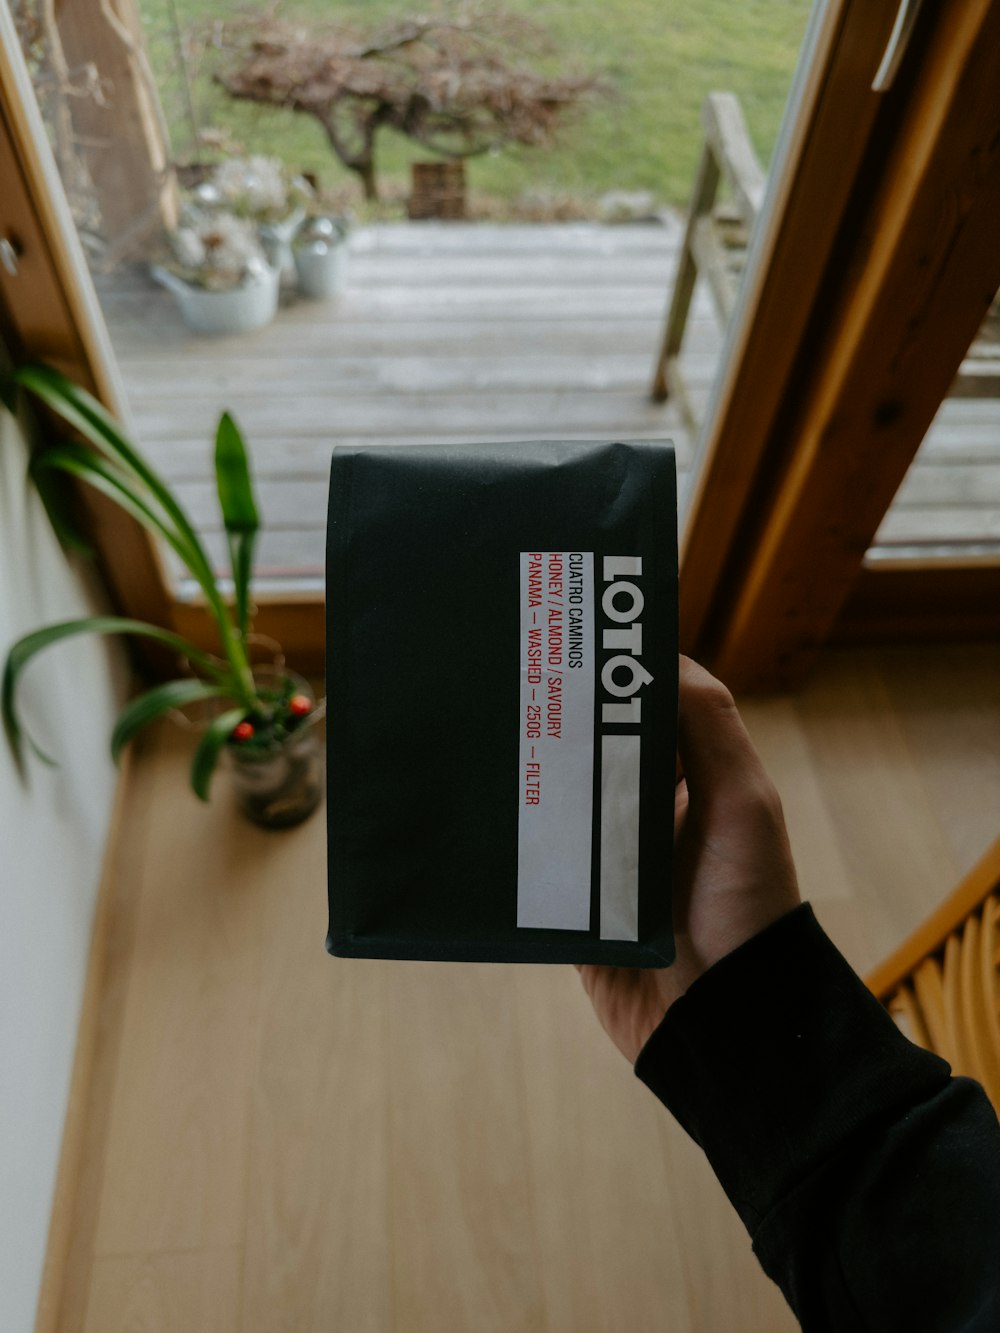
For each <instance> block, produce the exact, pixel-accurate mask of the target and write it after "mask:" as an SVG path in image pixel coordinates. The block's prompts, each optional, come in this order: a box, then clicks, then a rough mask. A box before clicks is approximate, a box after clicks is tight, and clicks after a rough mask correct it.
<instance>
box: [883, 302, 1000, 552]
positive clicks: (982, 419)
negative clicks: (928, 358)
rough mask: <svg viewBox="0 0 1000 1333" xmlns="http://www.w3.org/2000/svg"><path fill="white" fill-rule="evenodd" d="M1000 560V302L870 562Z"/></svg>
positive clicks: (944, 405)
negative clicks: (960, 559) (956, 559)
mask: <svg viewBox="0 0 1000 1333" xmlns="http://www.w3.org/2000/svg"><path fill="white" fill-rule="evenodd" d="M957 557H963V558H966V559H983V558H988V557H992V558H994V559H1000V298H998V299H997V301H995V302H994V303H993V306H992V308H991V309H990V312H989V314H988V315H987V317H986V320H985V321H984V323H983V325H982V327H981V329H980V330H979V333H978V335H977V336H976V338H975V340H974V341H973V343H972V346H971V347H970V348H969V352H968V355H967V356H966V359H965V361H964V362H963V363H962V368H961V370H960V371H959V373H958V375H957V377H956V379H955V382H954V384H953V385H952V388H951V391H950V393H949V395H948V397H947V398H945V400H944V402H943V403H942V404H941V407H940V409H939V410H938V413H937V415H936V416H935V418H934V421H933V423H932V424H931V428H930V430H929V431H928V432H927V435H926V436H925V438H924V441H923V443H922V444H921V446H920V449H919V451H918V453H917V455H916V457H915V458H914V460H913V463H912V464H911V466H910V470H909V472H908V473H907V476H906V479H905V481H904V482H903V484H902V486H901V487H900V489H899V492H898V494H897V496H896V498H895V500H894V501H893V503H892V505H891V507H890V509H889V512H888V513H887V514H886V516H885V519H884V520H883V523H882V526H881V528H880V529H879V531H878V534H877V536H876V540H875V543H874V545H873V546H872V549H871V550H870V551H869V552H868V556H867V562H868V563H869V564H878V563H880V562H885V561H886V560H901V559H905V560H916V561H928V560H941V559H947V560H954V559H955V558H957Z"/></svg>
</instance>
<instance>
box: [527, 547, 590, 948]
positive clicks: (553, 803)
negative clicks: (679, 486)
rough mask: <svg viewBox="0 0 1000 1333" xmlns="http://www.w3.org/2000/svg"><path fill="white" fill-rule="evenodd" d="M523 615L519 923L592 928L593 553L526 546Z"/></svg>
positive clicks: (554, 927)
mask: <svg viewBox="0 0 1000 1333" xmlns="http://www.w3.org/2000/svg"><path fill="white" fill-rule="evenodd" d="M520 622H521V644H520V651H521V661H520V676H521V689H520V746H519V762H520V770H519V772H520V777H519V781H520V788H521V790H520V801H519V816H518V839H517V924H518V926H529V927H532V926H533V927H547V928H549V929H553V930H589V929H590V884H591V863H592V856H591V848H592V844H593V832H594V831H593V815H594V688H595V667H596V658H597V651H596V644H595V639H594V556H593V553H592V552H590V551H525V552H522V553H521V580H520Z"/></svg>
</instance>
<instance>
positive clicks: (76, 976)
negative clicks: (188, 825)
mask: <svg viewBox="0 0 1000 1333" xmlns="http://www.w3.org/2000/svg"><path fill="white" fill-rule="evenodd" d="M26 462H27V452H26V449H25V446H24V442H23V440H22V438H21V436H20V433H19V431H18V429H17V426H16V424H15V422H14V421H13V419H12V418H11V417H10V416H9V415H8V414H7V412H6V411H4V410H3V408H2V407H0V661H2V659H3V658H4V657H5V656H6V652H7V648H8V647H9V645H10V644H11V642H12V641H13V640H14V639H16V638H18V637H19V636H20V635H21V634H24V633H27V632H28V631H29V630H32V629H37V628H39V627H40V626H41V625H43V624H47V623H49V622H50V621H54V620H67V619H71V618H73V617H75V616H79V615H87V614H90V613H91V612H93V611H94V610H97V609H100V608H99V607H97V606H95V604H94V603H95V598H94V593H93V591H92V590H90V589H88V587H87V586H85V582H84V579H83V577H82V576H81V574H80V573H78V572H74V571H73V570H72V569H71V568H70V565H69V564H68V562H67V560H66V557H65V556H64V554H63V553H62V551H61V550H60V548H59V545H58V543H57V542H56V540H55V538H54V536H53V535H52V531H51V528H50V527H49V523H48V520H47V518H46V516H45V513H44V511H43V509H42V507H41V505H40V503H39V502H38V499H37V496H36V495H35V494H34V493H33V491H32V490H31V487H30V484H29V483H28V482H27V480H26V477H25V467H26ZM118 660H119V659H118V658H117V656H116V655H115V656H112V655H111V653H110V650H109V647H108V645H107V644H106V642H105V641H104V640H102V639H99V638H97V637H95V636H86V637H85V638H83V639H78V640H71V641H70V642H68V643H65V644H57V645H56V646H55V647H53V648H51V649H47V650H46V651H45V653H43V655H42V656H40V657H38V658H37V659H35V661H34V662H33V663H32V664H31V665H30V666H29V667H28V668H27V670H26V673H25V675H24V676H23V677H22V687H21V689H20V691H19V695H18V697H19V701H20V704H21V713H22V718H23V720H24V721H25V723H26V724H27V725H28V726H29V727H30V729H31V731H32V734H33V735H34V736H35V737H36V739H37V740H38V742H39V744H40V745H41V746H42V748H43V749H44V750H46V751H47V752H48V753H49V754H51V755H52V756H53V757H55V758H57V759H58V760H59V761H60V767H59V768H57V769H47V768H45V767H43V766H42V765H41V764H40V763H38V762H33V761H29V785H28V787H27V788H25V787H24V786H23V785H22V783H21V781H20V779H19V777H18V774H17V771H16V769H15V767H14V763H13V760H12V758H11V755H10V751H9V749H8V747H7V745H6V742H5V740H4V738H3V736H2V733H0V1293H2V1295H0V1307H2V1308H0V1324H2V1326H3V1328H4V1330H10V1333H30V1330H31V1329H32V1328H33V1327H34V1322H35V1309H36V1305H37V1300H38V1289H39V1283H40V1279H41V1272H42V1264H43V1260H44V1255H45V1244H46V1237H47V1232H48V1224H49V1211H50V1208H51V1203H52V1192H53V1187H54V1183H55V1174H56V1167H57V1164H58V1159H59V1149H60V1143H61V1138H62V1129H63V1118H64V1115H65V1111H66V1098H67V1093H68V1090H69V1078H70V1073H71V1070H72V1064H73V1055H74V1049H75V1044H76V1030H77V1022H78V1020H79V1015H80V1003H81V999H82V993H83V984H84V973H85V969H86V962H87V952H88V948H89V944H90V927H91V920H92V916H93V909H94V902H95V898H96V891H97V886H98V880H99V877H100V868H101V861H102V856H103V852H104V841H105V837H106V834H107V827H108V818H109V814H110V806H111V798H112V794H113V791H114V782H115V771H114V767H113V765H112V763H111V760H110V757H109V755H108V736H109V734H110V727H111V723H112V722H113V719H114V715H115V711H116V708H115V705H116V699H117V696H118V694H119V688H118V682H120V679H121V672H120V669H119V670H115V669H114V664H115V662H117V661H118Z"/></svg>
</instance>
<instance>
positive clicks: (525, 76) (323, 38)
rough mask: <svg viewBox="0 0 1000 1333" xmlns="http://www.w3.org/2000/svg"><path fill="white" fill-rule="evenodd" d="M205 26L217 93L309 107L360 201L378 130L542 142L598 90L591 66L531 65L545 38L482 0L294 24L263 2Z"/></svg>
mask: <svg viewBox="0 0 1000 1333" xmlns="http://www.w3.org/2000/svg"><path fill="white" fill-rule="evenodd" d="M206 32H207V36H208V40H209V41H210V43H211V44H212V45H213V46H215V47H217V48H218V49H220V50H221V51H222V52H223V55H224V60H223V67H222V68H221V69H220V70H219V71H218V72H217V73H216V75H215V78H216V80H217V81H218V82H219V83H220V84H221V85H222V87H223V88H224V89H225V90H226V92H227V93H228V94H229V95H230V96H231V97H234V98H239V99H243V100H246V101H250V102H257V103H262V104H264V105H267V106H278V107H287V108H290V109H291V110H293V111H301V112H303V113H304V114H306V115H310V116H315V118H316V119H317V120H318V121H319V122H320V124H321V125H322V126H323V129H324V131H325V132H326V136H327V138H328V139H329V141H330V146H331V147H332V148H333V151H334V152H335V153H336V155H337V157H339V158H340V160H341V162H343V164H344V166H346V167H348V168H349V169H350V170H351V171H353V172H356V173H357V175H358V176H359V177H360V178H361V181H362V184H363V186H364V191H365V197H366V198H368V199H375V198H377V195H378V191H377V184H376V175H375V140H376V136H377V134H378V132H379V131H380V130H383V129H393V130H396V131H398V132H399V133H400V134H403V135H405V136H406V137H407V138H409V139H412V140H414V141H415V142H416V143H419V144H422V145H423V146H424V147H425V148H427V149H429V150H430V151H431V152H433V153H436V154H439V155H441V156H443V157H447V158H465V157H473V156H475V155H477V154H480V153H485V152H489V151H490V150H491V149H495V148H498V147H500V146H501V145H503V144H510V143H518V144H545V143H548V142H549V141H550V140H551V138H552V136H553V134H554V132H555V130H556V128H557V127H558V125H559V123H560V122H561V121H562V120H563V118H564V117H565V115H566V113H567V112H569V111H570V110H571V108H573V107H574V106H576V105H577V104H579V103H580V102H581V100H582V99H584V98H586V97H587V96H589V95H593V94H595V93H599V92H603V91H605V86H604V83H603V81H602V80H601V79H600V78H599V77H598V76H596V75H594V74H564V75H563V76H561V77H551V76H548V75H546V74H544V73H542V72H540V71H539V70H538V68H537V64H538V57H539V55H544V54H546V53H549V52H552V50H553V44H552V42H551V40H550V39H549V38H548V37H547V35H546V34H545V33H544V32H543V31H542V30H541V29H540V28H539V27H538V25H537V24H534V23H531V22H529V21H528V20H526V19H524V18H522V17H520V16H519V15H515V14H511V13H508V12H507V11H504V10H502V9H496V8H493V7H492V6H485V5H484V6H481V7H476V8H469V7H466V8H463V9H461V10H455V11H454V12H451V13H447V14H440V13H439V14H432V15H429V16H419V17H414V18H406V19H401V20H399V21H396V22H393V23H390V24H388V25H384V26H382V27H380V28H377V27H369V28H368V29H367V30H361V29H358V28H349V27H347V26H346V25H345V24H341V23H334V24H331V23H326V24H315V23H309V24H307V23H304V22H303V23H300V22H295V21H292V20H290V19H284V18H280V17H279V16H278V15H277V13H276V11H275V9H273V8H272V9H269V10H264V11H256V12H253V11H251V12H248V13H246V14H243V15H242V16H239V17H237V18H235V19H233V20H229V21H226V22H218V23H214V24H212V25H210V28H209V29H207V30H206Z"/></svg>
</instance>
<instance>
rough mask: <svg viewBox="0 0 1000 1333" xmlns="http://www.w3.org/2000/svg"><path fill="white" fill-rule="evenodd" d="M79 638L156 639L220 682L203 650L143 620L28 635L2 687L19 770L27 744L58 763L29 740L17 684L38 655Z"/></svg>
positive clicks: (97, 620) (94, 620)
mask: <svg viewBox="0 0 1000 1333" xmlns="http://www.w3.org/2000/svg"><path fill="white" fill-rule="evenodd" d="M76 634H136V635H139V636H140V637H145V638H149V639H155V640H156V641H157V642H158V643H163V644H166V646H167V647H168V648H173V649H174V650H175V651H176V652H178V653H179V654H180V655H181V656H183V657H186V658H188V660H189V661H191V662H196V663H197V664H198V665H199V666H200V667H202V668H204V669H205V670H206V671H208V672H209V673H210V674H211V675H212V676H214V677H215V678H216V680H220V672H219V668H218V666H217V665H216V663H215V662H213V661H212V659H211V658H210V657H209V656H208V654H207V653H203V652H202V651H201V649H200V648H196V647H195V645H194V644H193V643H189V642H188V640H187V639H185V638H182V637H181V635H179V634H173V633H172V632H171V631H170V630H165V629H160V628H159V626H157V625H147V624H146V622H145V621H143V620H129V619H126V618H125V617H123V616H86V617H84V618H83V619H82V620H63V621H60V623H59V624H57V625H47V626H46V627H45V628H44V629H39V630H35V632H34V633H33V634H26V635H25V636H24V637H23V638H21V639H18V641H17V642H16V643H15V644H14V645H13V646H12V647H11V649H10V651H9V652H8V654H7V660H6V662H5V663H4V670H3V681H2V683H0V713H2V716H3V727H4V731H5V732H6V733H7V739H8V741H9V742H10V746H11V749H12V750H13V752H14V758H15V760H16V761H17V766H18V768H20V769H22V771H23V768H24V750H23V742H24V741H25V740H27V742H28V744H29V745H30V746H31V748H32V749H33V750H34V752H35V753H36V754H37V755H38V757H39V758H40V759H41V760H42V761H43V762H44V763H47V764H51V763H53V762H54V761H53V760H52V759H51V757H50V756H49V755H47V754H46V753H45V752H44V750H41V749H40V748H39V747H38V746H37V745H36V744H35V742H34V741H33V740H32V739H31V737H30V736H26V735H25V733H24V732H23V730H22V728H21V725H20V723H19V721H18V718H17V710H16V706H15V694H16V691H17V682H18V680H19V678H20V675H21V672H22V671H23V670H24V668H25V667H26V666H27V664H28V663H29V662H30V661H31V659H32V658H33V657H34V656H35V654H36V653H40V652H41V651H42V649H43V648H47V647H48V646H49V645H50V644H53V643H58V642H59V641H60V640H61V639H69V638H72V637H73V636H74V635H76Z"/></svg>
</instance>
